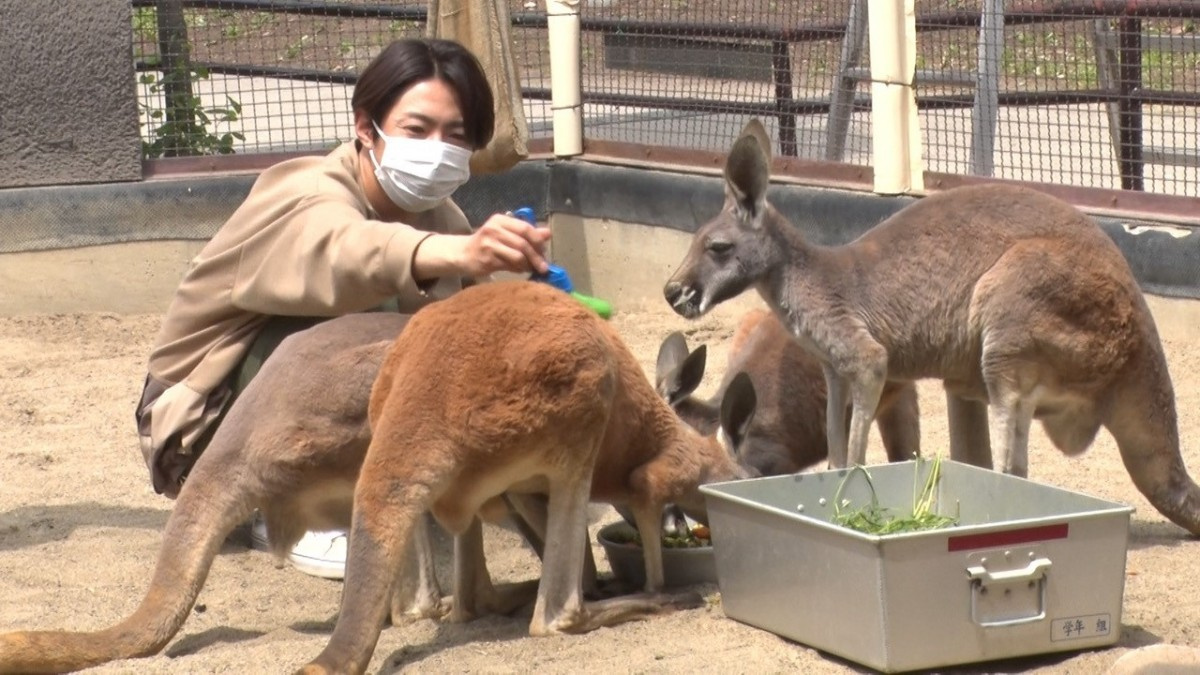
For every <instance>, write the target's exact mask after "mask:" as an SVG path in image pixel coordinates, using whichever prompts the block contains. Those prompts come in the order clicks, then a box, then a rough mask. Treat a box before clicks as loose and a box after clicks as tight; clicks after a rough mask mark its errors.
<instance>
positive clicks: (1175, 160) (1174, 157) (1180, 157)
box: [1142, 146, 1200, 167]
mask: <svg viewBox="0 0 1200 675" xmlns="http://www.w3.org/2000/svg"><path fill="white" fill-rule="evenodd" d="M1142 161H1144V162H1146V163H1147V164H1168V165H1171V166H1190V167H1200V153H1197V152H1196V151H1192V152H1186V151H1181V150H1176V149H1173V148H1170V149H1168V148H1158V147H1151V146H1147V147H1144V148H1142Z"/></svg>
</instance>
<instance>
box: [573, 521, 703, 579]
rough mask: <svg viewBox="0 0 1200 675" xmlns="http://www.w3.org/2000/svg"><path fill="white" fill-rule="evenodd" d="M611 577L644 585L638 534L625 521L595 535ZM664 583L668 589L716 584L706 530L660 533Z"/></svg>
mask: <svg viewBox="0 0 1200 675" xmlns="http://www.w3.org/2000/svg"><path fill="white" fill-rule="evenodd" d="M596 539H597V541H598V542H599V543H600V545H601V546H602V547H603V548H604V554H605V556H607V557H608V564H609V566H610V567H611V568H612V571H613V576H615V577H616V578H617V579H619V580H621V581H624V582H627V583H629V584H631V585H634V586H642V585H644V584H645V583H646V563H645V562H644V558H643V557H642V541H641V537H640V536H639V534H638V531H637V530H636V529H634V528H633V527H632V526H631V525H629V524H628V523H626V522H624V521H618V522H615V523H612V524H610V525H606V526H604V527H602V528H600V532H599V533H598V534H597V536H596ZM663 581H664V583H665V584H666V585H667V586H668V587H677V586H690V585H692V584H703V583H715V582H716V581H717V569H716V563H715V562H714V561H713V547H712V539H711V535H710V533H709V531H708V528H707V527H705V526H703V525H693V526H692V527H691V531H690V532H689V533H688V534H686V535H677V534H669V533H664V534H663Z"/></svg>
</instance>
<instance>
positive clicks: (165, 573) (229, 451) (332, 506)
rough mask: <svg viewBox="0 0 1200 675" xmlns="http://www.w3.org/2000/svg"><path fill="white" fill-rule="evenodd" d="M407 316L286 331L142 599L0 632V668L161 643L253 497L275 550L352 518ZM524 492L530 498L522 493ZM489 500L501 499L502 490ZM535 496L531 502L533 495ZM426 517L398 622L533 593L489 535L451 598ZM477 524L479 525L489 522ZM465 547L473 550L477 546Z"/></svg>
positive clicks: (178, 510) (204, 458)
mask: <svg viewBox="0 0 1200 675" xmlns="http://www.w3.org/2000/svg"><path fill="white" fill-rule="evenodd" d="M408 318H409V317H408V316H406V315H400V314H392V313H383V312H378V313H367V314H353V315H347V316H343V317H339V318H335V319H330V320H328V321H325V322H323V323H320V324H317V325H316V326H314V327H312V328H309V329H307V330H304V331H300V332H298V333H295V334H293V335H290V336H289V337H287V338H286V339H284V340H283V342H282V343H280V345H279V347H278V348H277V349H276V350H275V351H274V353H272V355H271V358H269V359H267V361H266V362H265V363H264V364H263V366H262V369H261V370H260V371H259V373H258V375H257V376H256V377H254V379H252V380H251V381H250V383H249V385H247V387H246V389H245V390H244V391H243V392H242V394H241V395H240V396H239V397H238V398H237V400H236V402H235V403H234V405H233V407H232V408H231V409H230V411H229V413H228V415H227V416H226V418H225V420H224V421H223V422H222V423H221V425H220V427H219V428H218V430H217V432H216V434H215V435H214V436H213V439H212V442H211V443H210V444H209V447H208V449H207V450H206V451H205V452H204V454H202V455H201V456H200V458H199V459H198V460H197V461H196V465H195V467H194V468H193V470H192V472H191V474H190V476H189V477H188V480H187V482H186V483H184V486H183V489H182V490H181V491H180V493H179V496H178V498H177V500H176V503H175V507H174V509H173V510H172V512H171V515H170V517H169V518H168V520H167V525H166V529H165V530H164V532H163V544H162V549H161V551H160V553H159V557H158V563H157V566H156V569H155V571H154V575H153V578H152V580H151V582H150V588H149V590H148V591H147V593H146V595H145V598H144V599H143V600H142V603H141V605H140V606H139V607H138V608H137V610H135V611H134V613H133V614H132V615H131V616H130V617H129V618H127V619H126V620H124V621H123V622H121V623H120V624H118V625H116V626H113V627H111V628H109V629H106V630H101V631H96V632H92V633H70V632H50V631H45V632H14V633H8V634H5V635H0V672H4V673H8V672H21V673H28V672H64V671H70V670H77V669H80V668H86V667H90V666H94V665H99V664H101V663H105V662H107V661H112V660H116V659H123V658H133V657H138V656H149V655H151V654H155V653H157V652H158V651H160V650H161V649H162V648H163V647H164V646H166V644H167V643H168V642H169V641H170V640H171V638H172V637H174V635H175V634H176V633H177V632H178V631H179V628H180V627H181V626H182V625H183V623H184V621H185V620H186V619H187V617H188V614H189V612H190V611H191V608H192V605H193V603H194V602H195V600H196V597H197V596H198V595H199V593H200V589H201V588H202V587H203V585H204V581H205V578H206V576H207V575H208V570H209V567H210V566H211V563H212V561H213V558H214V557H215V556H216V555H217V552H218V551H219V550H220V547H221V544H222V542H223V541H224V540H225V538H226V536H227V535H228V534H229V533H230V532H231V531H232V530H233V529H234V528H235V527H236V526H237V525H238V524H240V523H243V522H245V520H246V518H247V517H248V516H249V515H250V514H251V513H252V512H253V510H254V509H255V508H258V509H260V510H261V511H262V513H263V515H264V517H265V518H266V521H267V527H268V532H269V537H270V541H271V544H272V548H273V549H274V552H275V554H276V555H277V556H280V557H282V556H283V555H285V554H286V552H287V551H289V550H290V549H291V548H292V546H293V545H294V544H295V542H296V541H297V540H299V538H300V537H301V536H302V535H303V533H304V532H305V531H308V530H317V529H331V528H346V527H349V524H350V506H351V499H352V491H353V487H354V483H355V479H356V477H357V475H358V471H359V468H360V466H361V465H362V461H363V457H364V456H365V455H366V451H367V443H368V440H369V438H370V427H369V425H368V423H367V407H368V401H369V397H370V391H371V385H372V383H373V381H374V378H375V374H376V372H377V371H378V369H379V365H380V364H381V363H382V362H383V356H384V354H385V352H386V350H387V348H388V347H389V346H390V345H391V343H392V341H393V340H394V339H395V337H396V335H398V334H399V333H400V332H401V330H402V329H403V328H404V326H405V324H406V323H407V321H408ZM516 506H519V507H521V508H522V509H525V510H527V509H528V508H530V507H529V504H527V503H525V502H518V503H517V504H516ZM489 508H490V509H491V511H490V513H494V514H499V513H501V512H500V511H497V510H496V504H492V505H489ZM533 508H534V509H535V515H536V504H534V506H533ZM498 517H499V516H498V515H496V516H493V518H498ZM518 524H519V525H520V523H519V522H518ZM426 527H427V524H426V522H425V519H421V520H420V521H419V522H418V524H417V535H416V536H414V537H413V541H414V545H413V548H412V549H410V551H409V552H408V553H409V556H410V561H411V562H409V563H408V565H407V566H406V568H405V569H406V572H407V573H406V574H405V575H404V576H402V577H401V578H400V579H399V581H398V582H397V585H396V591H395V594H394V595H393V597H392V605H391V618H392V621H393V623H399V622H400V621H404V620H411V619H416V618H422V617H426V618H433V617H440V616H443V615H444V614H445V613H446V611H447V609H448V605H451V604H452V605H453V612H454V613H453V614H452V616H451V619H454V620H462V619H463V618H465V617H468V616H470V615H471V614H473V613H477V612H481V611H485V610H488V611H497V612H507V611H510V610H511V609H515V607H516V606H519V603H521V602H524V600H525V598H523V597H522V595H528V593H527V592H525V589H522V588H520V587H514V588H505V589H495V588H492V587H491V586H490V580H489V579H488V578H487V576H486V574H487V572H486V567H484V565H483V564H482V562H481V560H482V549H479V551H478V552H477V554H476V555H477V556H478V557H477V558H471V559H469V560H468V562H467V563H466V564H465V566H464V569H465V570H466V572H464V576H470V578H471V579H472V584H471V586H470V587H468V588H465V589H460V590H461V592H462V596H460V597H459V598H455V600H454V602H448V601H447V600H446V599H445V598H443V597H442V594H441V589H440V588H439V586H438V583H437V578H436V576H435V574H434V566H433V558H432V550H431V546H430V543H429V540H428V537H429V534H428V531H427V529H426ZM471 534H473V535H477V536H479V537H482V533H481V531H477V530H472V532H471ZM457 543H458V542H457V541H456V544H457ZM466 543H467V544H470V543H471V541H470V540H466ZM535 546H536V544H535ZM464 551H465V552H466V553H467V554H471V553H474V552H475V547H473V546H469V545H468V546H466V547H465V549H464ZM589 553H590V551H589ZM457 592H459V591H456V593H457Z"/></svg>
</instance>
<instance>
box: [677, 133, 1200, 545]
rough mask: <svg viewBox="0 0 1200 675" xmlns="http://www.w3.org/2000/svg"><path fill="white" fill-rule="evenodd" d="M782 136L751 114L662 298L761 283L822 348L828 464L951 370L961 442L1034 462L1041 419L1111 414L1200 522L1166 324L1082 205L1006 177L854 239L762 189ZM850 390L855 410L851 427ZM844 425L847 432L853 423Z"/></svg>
mask: <svg viewBox="0 0 1200 675" xmlns="http://www.w3.org/2000/svg"><path fill="white" fill-rule="evenodd" d="M769 148H770V140H769V139H768V137H767V133H766V130H765V129H764V128H763V126H762V124H761V123H760V122H759V121H758V120H752V121H751V122H750V123H749V124H747V125H746V127H745V129H744V131H743V132H742V134H741V135H740V136H739V137H738V139H737V140H736V141H735V142H734V144H733V147H732V149H731V151H730V153H729V155H728V157H727V160H726V164H725V171H724V174H725V189H726V200H725V204H724V207H723V208H722V209H721V211H720V213H718V214H717V216H716V217H715V218H713V219H712V220H711V221H709V222H708V223H706V224H705V225H704V226H703V227H701V228H700V230H699V231H697V232H696V235H695V237H694V238H693V240H692V243H691V246H690V248H689V250H688V253H687V255H686V257H685V259H684V260H683V262H682V264H681V265H680V266H679V268H678V269H677V270H676V271H675V273H674V274H673V275H672V276H671V278H670V280H669V281H668V282H667V283H666V285H665V287H664V295H665V296H666V299H667V301H668V302H669V303H670V304H671V306H672V307H674V308H675V310H676V311H677V312H678V313H679V314H681V315H683V316H685V317H697V316H700V315H701V314H703V313H705V312H707V311H708V310H710V309H711V308H712V307H713V306H714V305H716V304H718V303H720V302H723V301H725V300H727V299H729V298H732V297H734V296H736V295H739V294H740V293H741V292H743V291H744V290H746V289H748V288H751V287H753V288H755V289H756V290H757V291H758V293H759V295H760V296H762V298H763V299H764V300H765V301H766V302H767V304H768V305H769V306H770V307H771V308H772V309H773V310H774V312H775V313H776V314H777V315H778V316H779V317H780V319H781V320H782V321H783V323H784V324H785V325H786V326H787V327H788V329H789V331H790V332H791V333H792V334H793V335H794V336H795V337H796V339H797V340H799V341H800V344H801V345H802V346H804V347H805V348H806V349H807V350H808V351H810V352H811V353H813V354H814V355H816V356H817V358H818V359H820V361H821V362H822V364H823V366H824V371H825V379H826V383H827V386H828V392H829V403H828V415H827V418H826V425H827V434H828V438H829V463H830V466H832V467H844V466H847V465H848V464H860V463H862V462H863V460H864V455H865V451H866V444H867V432H868V425H869V424H870V423H871V420H872V418H873V417H874V415H875V412H876V409H877V406H878V403H879V400H880V395H881V392H882V391H883V387H884V384H885V383H886V382H888V381H893V382H906V381H912V380H916V379H920V378H927V377H932V378H939V379H941V380H942V381H943V383H944V386H945V388H946V392H947V400H948V413H949V419H950V450H951V456H952V457H953V458H954V459H957V460H960V461H967V462H971V463H973V464H976V465H980V466H987V467H991V466H992V455H991V452H992V448H996V449H997V451H998V452H999V453H1000V460H1001V462H1002V468H1003V470H1004V471H1006V472H1008V473H1012V474H1015V475H1019V476H1025V475H1027V473H1028V441H1029V428H1030V425H1031V423H1032V420H1033V419H1034V418H1037V419H1039V420H1041V422H1042V425H1043V427H1044V428H1045V430H1046V434H1047V435H1048V436H1049V438H1050V440H1051V441H1052V442H1053V443H1054V445H1055V446H1056V447H1058V448H1059V449H1060V450H1062V451H1063V452H1065V453H1067V454H1069V455H1075V454H1078V453H1081V452H1083V451H1084V450H1085V449H1087V448H1088V447H1089V446H1090V445H1091V443H1092V441H1093V440H1094V439H1095V436H1096V433H1097V431H1098V430H1099V429H1100V427H1101V426H1103V427H1105V428H1106V429H1108V431H1109V433H1111V434H1112V435H1113V437H1114V439H1115V440H1116V442H1117V446H1118V448H1119V449H1120V452H1121V458H1122V459H1123V460H1124V463H1125V466H1126V468H1127V469H1128V471H1129V474H1130V476H1131V477H1132V479H1133V482H1134V484H1135V485H1136V486H1137V488H1138V489H1139V490H1140V491H1141V492H1142V494H1143V495H1145V496H1146V498H1147V499H1148V500H1149V501H1150V503H1151V504H1153V505H1154V507H1155V508H1156V509H1158V510H1159V511H1160V512H1161V513H1162V514H1163V515H1164V516H1166V517H1167V518H1169V519H1171V520H1172V521H1173V522H1175V523H1176V524H1178V525H1180V526H1182V527H1184V528H1186V529H1187V530H1188V531H1190V532H1192V533H1193V534H1200V488H1197V486H1196V484H1195V482H1194V481H1193V480H1192V479H1191V478H1190V477H1189V476H1188V473H1187V470H1186V468H1185V466H1184V463H1183V460H1182V458H1181V456H1180V452H1179V433H1178V424H1177V418H1176V412H1175V395H1174V390H1173V387H1172V384H1171V378H1170V375H1169V373H1168V372H1167V364H1166V359H1165V357H1164V356H1163V352H1162V346H1161V344H1160V341H1159V337H1158V331H1157V329H1156V327H1155V325H1154V320H1153V318H1152V316H1151V314H1150V311H1149V309H1148V307H1147V306H1146V302H1145V298H1144V297H1143V296H1142V293H1141V290H1140V289H1139V288H1138V285H1137V282H1136V281H1135V280H1134V278H1133V274H1132V272H1131V271H1130V269H1129V265H1128V263H1127V262H1126V261H1125V258H1124V257H1123V256H1122V254H1121V251H1120V250H1119V249H1118V248H1117V247H1116V245H1115V244H1114V243H1113V241H1112V240H1111V239H1110V238H1109V237H1108V236H1107V235H1106V234H1105V233H1104V231H1103V230H1101V229H1100V227H1099V226H1098V225H1097V224H1096V223H1095V222H1094V221H1093V220H1091V219H1090V218H1089V217H1087V216H1086V215H1085V214H1083V213H1082V212H1080V211H1079V210H1077V209H1075V208H1074V207H1073V206H1071V205H1069V204H1067V203H1065V202H1063V201H1060V200H1058V199H1055V198H1053V197H1051V196H1048V195H1046V194H1044V193H1041V192H1038V191H1036V190H1033V189H1029V188H1025V187H1018V186H1012V185H1001V184H985V185H976V186H967V187H961V188H956V189H953V190H947V191H945V192H940V193H937V194H934V195H931V196H928V197H924V198H922V199H920V200H918V201H917V202H915V203H913V204H911V205H909V206H907V207H905V208H904V209H902V210H900V211H899V212H897V213H896V214H894V215H892V216H891V217H889V218H888V219H886V220H885V221H884V222H882V223H880V224H879V225H878V226H876V227H874V228H872V229H871V230H870V231H868V232H867V233H865V234H864V235H862V236H861V237H859V238H858V239H857V240H855V241H853V242H851V243H849V244H846V245H843V246H832V247H830V246H819V245H816V244H813V243H810V242H808V241H806V240H805V238H804V236H803V235H802V234H801V233H800V230H799V229H797V228H796V227H795V226H794V225H792V224H791V223H790V222H788V221H787V219H785V218H784V217H783V216H782V215H781V214H780V213H779V212H778V211H777V210H776V209H775V208H774V207H773V206H771V204H769V203H768V202H767V186H768V183H769V179H770V175H769V174H770V170H769V166H770V150H769ZM846 403H849V404H850V410H851V420H850V425H849V427H847V426H846V424H845V416H846V410H847V407H846ZM847 429H848V433H847Z"/></svg>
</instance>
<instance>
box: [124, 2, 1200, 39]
mask: <svg viewBox="0 0 1200 675" xmlns="http://www.w3.org/2000/svg"><path fill="white" fill-rule="evenodd" d="M181 2H182V3H183V6H184V7H189V8H194V9H197V8H198V9H219V10H245V11H257V12H275V13H284V14H303V15H310V16H336V17H350V18H389V19H406V20H410V21H424V20H426V16H427V13H426V10H425V9H424V8H423V7H411V6H395V5H359V4H352V3H328V2H312V1H308V0H181ZM132 3H133V6H134V7H154V3H155V0H132ZM1104 16H1109V17H1158V18H1200V2H1194V1H1188V0H1058V1H1055V2H1028V3H1022V4H1021V6H1019V7H1016V8H1013V9H1011V10H1006V11H1005V13H1004V22H1005V24H1007V25H1016V24H1034V23H1053V22H1057V21H1071V20H1077V19H1081V18H1091V17H1104ZM980 17H981V13H980V12H978V11H953V12H936V13H931V14H925V15H918V16H917V18H916V24H917V25H916V27H917V31H918V32H921V31H939V30H952V29H956V28H967V27H977V26H979V22H980ZM510 18H511V20H512V23H513V25H514V26H520V27H527V28H540V27H545V26H546V14H545V13H544V12H513V13H512V14H511V15H510ZM580 26H581V28H582V30H584V31H591V32H598V33H624V34H643V35H645V34H660V35H664V34H665V35H702V36H705V37H730V38H741V39H749V40H755V39H757V40H780V41H783V42H811V41H815V40H836V39H840V38H841V37H842V36H843V35H844V34H845V32H846V21H845V20H824V21H813V22H811V23H803V24H799V25H794V26H789V27H786V28H785V27H782V26H771V25H768V24H763V23H757V24H724V23H694V22H679V21H636V20H629V19H597V18H588V17H587V16H586V13H585V15H584V16H583V17H581V20H580Z"/></svg>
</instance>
